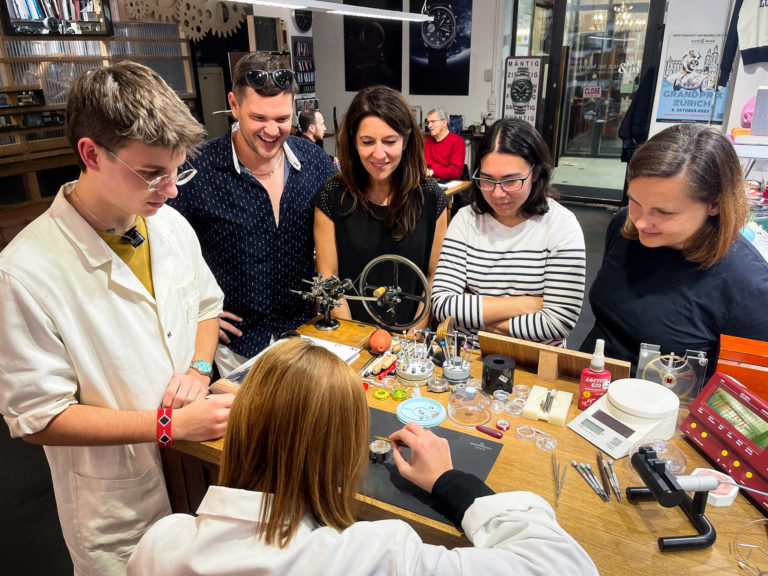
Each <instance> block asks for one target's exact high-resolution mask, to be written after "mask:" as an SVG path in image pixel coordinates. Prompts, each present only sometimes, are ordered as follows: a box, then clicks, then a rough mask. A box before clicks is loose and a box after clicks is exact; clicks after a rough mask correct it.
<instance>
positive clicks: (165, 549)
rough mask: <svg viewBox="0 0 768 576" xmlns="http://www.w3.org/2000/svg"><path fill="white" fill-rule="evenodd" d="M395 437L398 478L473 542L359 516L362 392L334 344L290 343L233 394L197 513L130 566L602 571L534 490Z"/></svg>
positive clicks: (153, 541) (162, 570)
mask: <svg viewBox="0 0 768 576" xmlns="http://www.w3.org/2000/svg"><path fill="white" fill-rule="evenodd" d="M390 439H391V441H392V443H393V447H394V451H393V458H394V461H395V464H396V466H397V469H398V470H399V472H400V474H401V475H402V476H403V477H404V478H406V479H407V480H409V481H411V482H413V483H414V484H415V485H416V486H418V487H420V488H422V489H424V490H426V491H427V492H431V494H432V501H433V505H434V507H435V509H436V510H438V511H439V512H441V513H443V514H444V515H445V516H446V517H447V518H449V519H450V520H452V521H453V522H454V523H455V524H456V525H457V526H458V527H459V528H460V529H463V530H464V532H465V534H466V535H467V537H468V538H469V539H470V540H471V541H472V542H473V544H474V548H456V549H453V550H447V549H445V548H444V547H442V546H433V545H429V544H424V543H423V542H422V541H421V539H420V538H419V536H418V535H417V534H416V532H415V531H414V530H413V529H412V528H411V527H410V526H409V525H408V524H406V523H405V522H402V521H400V520H379V521H375V522H356V521H355V518H356V509H355V503H356V500H355V494H356V493H357V488H358V486H359V482H360V480H361V478H362V476H363V475H364V473H365V471H366V469H367V466H368V453H367V447H368V441H369V429H368V406H367V403H366V396H365V392H364V391H363V388H362V386H361V385H360V381H359V377H358V375H357V374H356V373H355V372H354V370H352V369H351V368H350V367H349V366H347V365H346V364H345V363H344V362H343V361H341V360H340V359H339V358H337V357H336V356H334V355H333V354H332V353H331V352H328V351H327V350H325V349H324V348H321V347H319V346H315V345H313V344H311V343H310V342H308V341H306V340H303V339H301V338H291V339H289V340H288V341H286V342H281V343H278V344H277V345H275V346H274V347H273V348H271V349H270V350H268V351H267V352H266V353H265V354H264V355H263V356H262V357H261V358H260V359H259V360H258V361H257V362H256V363H255V364H254V367H253V368H252V369H251V372H250V373H249V375H248V376H247V377H246V380H245V382H244V383H243V386H242V388H241V389H240V391H239V393H238V395H237V397H236V398H235V402H234V404H233V406H232V411H231V414H230V418H229V426H228V429H227V435H226V438H225V441H224V451H223V454H222V461H221V472H220V476H219V486H211V487H210V488H209V489H208V493H207V494H206V496H205V498H204V499H203V502H202V504H201V505H200V508H199V509H198V510H197V514H198V516H197V518H195V517H192V516H189V515H186V514H174V515H172V516H169V517H167V518H164V519H162V520H160V521H159V522H157V523H156V524H155V525H154V526H153V528H152V529H151V530H150V531H149V533H148V534H147V535H146V536H145V537H144V538H143V539H142V541H141V542H140V544H139V546H138V548H137V549H136V551H135V553H134V554H133V557H132V558H131V560H130V562H129V566H128V574H130V575H134V576H138V575H141V576H145V575H148V574H162V575H163V576H174V575H179V576H180V575H182V574H200V575H204V574H207V575H214V574H227V575H228V576H234V575H249V576H250V575H252V574H274V575H288V574H301V575H302V576H312V575H323V576H333V575H339V576H341V575H343V576H355V575H364V574H365V575H368V574H370V575H374V574H377V575H378V574H402V575H413V576H416V575H427V574H430V575H432V574H440V575H441V576H450V575H452V574H483V573H504V574H515V575H516V576H519V575H524V574H528V575H533V574H537V575H544V574H555V573H568V574H597V571H596V569H595V566H594V564H593V563H592V561H591V559H590V558H589V556H588V555H587V554H586V552H585V551H584V550H583V549H582V548H581V547H580V546H579V545H578V544H577V543H576V541H575V540H573V538H571V537H570V536H569V535H568V534H567V533H566V532H565V531H564V530H563V529H562V528H561V527H560V526H559V525H558V523H557V521H556V520H555V514H554V512H553V510H552V508H551V507H550V506H549V504H547V503H546V502H545V501H544V500H543V499H542V498H540V497H539V496H536V495H535V494H531V493H529V492H509V493H503V494H494V493H493V492H492V491H491V490H490V489H489V488H488V487H487V486H486V485H485V484H484V483H483V482H482V481H481V480H479V479H478V478H477V477H475V476H472V475H471V474H466V473H464V472H460V471H458V470H453V469H452V465H451V455H450V449H449V446H448V442H447V441H446V440H445V439H443V438H439V437H438V436H436V435H434V434H433V433H432V432H430V431H427V430H424V429H423V428H421V427H419V426H418V425H416V424H414V423H410V424H407V425H406V426H405V427H404V428H402V429H401V430H398V431H396V432H394V433H393V434H392V435H391V436H390ZM401 446H403V447H408V448H409V449H410V456H409V458H408V459H406V458H405V456H404V455H403V452H402V450H401Z"/></svg>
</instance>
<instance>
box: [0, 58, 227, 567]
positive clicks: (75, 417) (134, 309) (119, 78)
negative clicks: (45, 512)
mask: <svg viewBox="0 0 768 576" xmlns="http://www.w3.org/2000/svg"><path fill="white" fill-rule="evenodd" d="M67 136H68V139H69V141H70V144H71V145H72V147H73V148H74V150H75V152H76V154H77V159H78V164H79V166H80V177H79V178H78V180H77V181H74V182H69V183H68V184H65V185H64V186H62V187H61V189H60V190H59V193H58V194H57V196H56V197H55V199H54V200H53V203H52V204H51V207H50V209H49V210H48V211H46V212H45V213H44V214H43V215H42V216H40V217H39V218H38V219H37V220H35V221H34V222H32V223H31V224H30V225H29V226H27V227H26V228H25V229H24V230H22V231H21V232H20V233H19V234H18V235H17V236H16V238H15V239H14V240H13V241H12V242H11V243H10V244H9V245H8V246H7V247H6V248H5V249H4V250H3V251H2V253H0V294H1V295H2V297H0V349H1V350H3V360H4V361H3V362H2V363H0V412H1V413H2V414H3V416H4V418H5V421H6V423H7V424H8V427H9V429H10V432H11V435H13V436H16V437H23V438H24V439H25V440H27V441H29V442H32V443H34V444H41V445H43V446H44V447H45V452H46V456H47V458H48V462H49V464H50V468H51V476H52V479H53V486H54V491H55V493H56V502H57V507H58V512H59V519H60V522H61V527H62V532H63V535H64V539H65V541H66V543H67V547H68V548H69V552H70V555H71V557H72V561H73V564H74V571H75V573H76V574H78V576H85V575H94V576H95V575H99V576H103V575H117V574H124V573H125V563H126V562H127V561H128V557H129V556H130V553H131V551H132V550H133V547H134V546H135V545H136V543H137V542H138V541H139V538H141V536H142V534H143V533H144V532H145V531H146V530H147V529H148V528H149V527H150V526H151V525H152V524H153V523H154V522H155V521H156V520H158V519H159V518H161V517H163V516H165V515H167V514H170V512H171V509H170V504H169V501H168V495H167V492H166V489H165V482H164V479H163V473H162V466H161V462H160V451H159V449H158V445H169V444H171V443H172V441H173V439H176V440H206V439H213V438H218V437H220V436H222V435H223V433H224V430H225V428H226V422H227V418H228V414H229V406H230V405H231V402H232V396H231V395H226V396H218V395H217V396H215V397H213V396H210V397H209V396H208V386H209V384H210V363H211V362H212V360H213V355H214V351H215V348H216V341H217V335H218V314H219V312H220V311H221V309H222V302H223V294H222V292H221V290H220V289H219V287H218V285H217V284H216V281H215V279H214V277H213V275H212V274H211V271H210V270H209V269H208V266H207V265H206V263H205V261H204V260H203V257H202V253H201V251H200V245H199V243H198V241H197V238H196V236H195V233H194V231H193V230H192V228H191V227H190V226H189V224H188V223H187V221H186V220H185V219H184V218H183V217H182V216H181V215H179V214H178V213H177V212H176V211H175V210H173V209H172V208H168V207H165V206H164V204H165V202H166V200H168V199H169V198H173V197H174V196H176V194H177V193H178V190H177V185H181V184H182V183H184V182H189V181H190V179H191V178H192V177H194V176H195V170H194V168H192V167H191V165H190V164H189V163H188V162H187V155H188V154H189V153H191V152H192V151H193V150H194V147H195V146H196V145H197V144H199V143H200V142H201V141H202V139H203V136H204V130H203V128H202V126H200V124H199V123H198V122H196V121H195V120H194V118H193V117H192V116H191V114H190V113H189V109H188V108H187V107H186V105H185V104H184V103H183V102H182V101H181V100H180V99H179V97H178V96H177V95H176V94H175V93H174V92H173V90H172V89H171V88H170V87H169V86H168V85H167V84H166V83H165V82H164V81H163V79H162V78H161V77H160V76H159V75H157V74H156V73H155V72H153V71H152V70H150V69H149V68H147V67H145V66H142V65H140V64H136V63H131V62H122V63H120V64H116V65H115V66H112V67H103V68H97V69H93V70H89V71H87V72H85V73H84V74H83V75H82V76H80V77H79V78H78V79H77V80H76V81H75V83H74V85H73V86H72V89H71V90H70V93H69V95H68V100H67Z"/></svg>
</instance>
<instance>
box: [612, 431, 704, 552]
mask: <svg viewBox="0 0 768 576" xmlns="http://www.w3.org/2000/svg"><path fill="white" fill-rule="evenodd" d="M632 465H633V466H634V467H635V470H636V471H637V473H638V474H640V477H641V478H642V479H643V482H645V485H646V486H647V488H646V487H631V488H627V490H626V494H627V500H629V501H630V502H632V503H636V502H640V501H645V500H654V499H655V500H658V502H659V504H661V505H662V506H664V507H665V508H672V507H674V506H680V508H682V509H683V512H685V515H686V516H688V518H689V519H690V521H691V523H692V524H693V525H694V527H695V528H696V530H697V531H698V534H691V535H690V536H665V537H662V538H659V540H658V542H659V549H660V550H661V551H662V552H666V551H671V550H695V549H698V548H707V547H709V546H712V544H714V543H715V538H716V537H717V535H716V533H715V528H714V526H712V524H711V523H710V521H709V520H708V519H707V517H706V516H705V515H704V509H705V508H706V506H707V492H706V491H704V492H695V493H694V496H693V500H691V498H690V497H689V496H688V495H687V494H686V493H685V491H684V490H683V489H682V488H680V485H679V484H678V483H677V480H676V479H675V476H674V475H673V474H672V473H671V472H669V471H668V470H667V468H666V463H665V462H664V460H663V459H661V458H657V457H656V452H655V451H654V450H653V448H652V447H651V446H642V447H640V450H638V451H637V452H635V453H634V454H633V455H632Z"/></svg>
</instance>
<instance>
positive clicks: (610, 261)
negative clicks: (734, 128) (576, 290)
mask: <svg viewBox="0 0 768 576" xmlns="http://www.w3.org/2000/svg"><path fill="white" fill-rule="evenodd" d="M627 180H628V182H629V187H628V190H627V194H628V197H629V206H628V207H627V208H624V209H622V210H620V211H619V212H618V213H617V214H616V215H615V216H614V217H613V219H612V220H611V223H610V224H609V225H608V231H607V233H606V245H605V254H604V256H603V263H602V266H601V267H600V270H599V271H598V273H597V276H596V277H595V281H594V283H593V284H592V288H591V289H590V293H589V301H590V304H591V305H592V311H593V312H594V314H595V325H594V327H593V328H592V331H591V332H590V333H589V335H588V336H587V338H586V340H585V341H584V343H583V344H582V349H584V350H585V351H591V349H592V347H593V346H594V342H595V340H596V339H598V338H602V339H604V340H605V353H606V355H610V356H612V357H614V358H620V359H622V360H627V361H629V362H632V363H633V364H637V361H638V355H639V353H640V345H641V344H642V343H646V344H657V345H659V346H660V350H661V353H662V354H673V353H674V354H676V355H678V356H683V355H685V352H686V350H698V351H702V352H706V354H707V358H708V359H709V363H708V367H707V377H708V376H709V375H711V374H712V373H713V372H714V370H715V366H716V364H717V355H718V350H719V344H720V335H721V334H728V335H731V336H741V337H744V338H752V339H756V340H768V314H766V311H765V306H766V302H768V263H766V261H765V260H764V259H763V257H762V256H761V255H760V253H759V252H758V251H757V250H756V249H755V247H754V246H752V245H751V244H750V243H749V241H748V240H746V239H745V238H744V237H743V236H742V234H741V229H742V227H743V226H744V225H745V224H746V221H747V214H748V212H749V208H748V205H747V198H746V194H745V192H744V190H745V184H744V178H743V176H742V171H741V165H740V163H739V158H738V156H737V155H736V151H735V150H734V148H733V146H732V145H731V143H730V142H729V141H728V139H727V138H726V137H725V136H723V134H722V133H721V132H719V131H718V130H717V129H715V128H712V127H707V126H703V125H700V124H679V125H677V126H671V127H669V128H667V129H666V130H663V131H661V132H659V133H658V134H657V135H656V136H654V137H653V138H651V139H650V140H648V142H646V143H645V144H643V145H642V146H641V147H640V148H638V150H637V152H635V154H634V155H633V156H632V159H631V160H630V162H629V167H628V169H627Z"/></svg>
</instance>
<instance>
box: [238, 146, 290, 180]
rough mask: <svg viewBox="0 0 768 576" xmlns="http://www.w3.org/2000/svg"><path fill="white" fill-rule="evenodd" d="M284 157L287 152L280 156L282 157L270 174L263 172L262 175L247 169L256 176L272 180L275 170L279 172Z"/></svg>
mask: <svg viewBox="0 0 768 576" xmlns="http://www.w3.org/2000/svg"><path fill="white" fill-rule="evenodd" d="M284 155H285V152H283V153H282V154H280V157H279V158H278V159H277V162H276V163H275V165H274V166H273V167H272V170H270V171H269V172H262V173H260V172H256V171H254V170H251V169H250V168H248V167H247V166H246V168H248V170H250V172H251V174H253V175H254V176H261V177H264V176H266V177H267V178H271V177H272V176H273V175H274V173H275V170H277V169H278V168H279V167H280V163H281V162H282V161H283V156H284Z"/></svg>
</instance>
